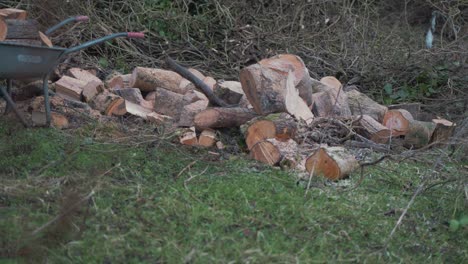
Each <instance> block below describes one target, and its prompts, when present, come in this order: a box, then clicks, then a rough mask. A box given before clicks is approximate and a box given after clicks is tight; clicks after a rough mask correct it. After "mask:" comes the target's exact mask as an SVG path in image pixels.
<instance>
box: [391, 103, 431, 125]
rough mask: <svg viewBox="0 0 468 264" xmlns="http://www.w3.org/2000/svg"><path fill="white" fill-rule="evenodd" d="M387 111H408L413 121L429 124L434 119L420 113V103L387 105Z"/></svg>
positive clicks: (427, 114) (429, 115)
mask: <svg viewBox="0 0 468 264" xmlns="http://www.w3.org/2000/svg"><path fill="white" fill-rule="evenodd" d="M388 109H390V110H395V109H404V110H406V111H408V112H409V113H410V114H411V115H412V116H413V118H414V119H415V120H419V121H426V122H431V121H432V119H433V118H434V116H433V115H431V114H429V113H425V112H423V111H422V104H421V103H401V104H394V105H389V106H388Z"/></svg>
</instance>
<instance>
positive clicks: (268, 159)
mask: <svg viewBox="0 0 468 264" xmlns="http://www.w3.org/2000/svg"><path fill="white" fill-rule="evenodd" d="M250 156H251V157H252V158H253V159H255V160H257V161H260V162H262V163H265V164H268V165H271V166H273V165H276V164H278V163H279V162H280V160H281V153H280V151H279V149H278V148H277V147H276V146H275V145H274V144H273V143H271V142H269V141H267V140H264V141H261V142H257V144H255V145H254V146H252V148H251V149H250Z"/></svg>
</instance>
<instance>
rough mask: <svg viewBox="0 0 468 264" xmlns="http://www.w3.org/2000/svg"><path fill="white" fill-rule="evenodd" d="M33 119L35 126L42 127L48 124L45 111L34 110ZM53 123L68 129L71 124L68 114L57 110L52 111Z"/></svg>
mask: <svg viewBox="0 0 468 264" xmlns="http://www.w3.org/2000/svg"><path fill="white" fill-rule="evenodd" d="M31 119H32V123H33V125H34V126H38V127H42V126H46V125H47V120H46V113H45V112H42V111H32V113H31ZM51 125H52V126H53V127H55V128H58V129H66V128H68V127H69V126H70V122H69V121H68V118H67V117H66V116H64V115H62V114H59V113H56V112H51Z"/></svg>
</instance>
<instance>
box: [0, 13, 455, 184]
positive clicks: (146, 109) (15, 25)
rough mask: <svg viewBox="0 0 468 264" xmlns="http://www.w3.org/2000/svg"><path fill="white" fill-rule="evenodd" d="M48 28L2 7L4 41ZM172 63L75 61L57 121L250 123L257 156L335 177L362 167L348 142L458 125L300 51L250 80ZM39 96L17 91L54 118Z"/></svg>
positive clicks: (428, 140)
mask: <svg viewBox="0 0 468 264" xmlns="http://www.w3.org/2000/svg"><path fill="white" fill-rule="evenodd" d="M26 33H27V34H26ZM40 35H41V34H40V32H38V31H37V28H36V26H35V23H33V22H31V21H29V20H26V13H25V12H24V11H23V12H22V11H21V10H16V9H2V10H0V40H3V41H12V42H15V41H19V40H18V39H19V38H22V39H26V36H27V39H28V41H32V40H37V39H38V36H39V39H40ZM21 41H22V40H21ZM43 42H44V41H43ZM167 64H168V67H169V68H171V69H173V70H174V71H171V70H164V69H156V68H144V67H136V68H135V69H134V70H133V72H132V73H131V74H119V73H114V74H111V75H110V76H108V77H107V78H106V79H105V80H101V79H100V78H98V77H96V72H93V71H88V70H85V69H80V68H70V69H68V70H67V71H66V72H65V73H64V74H62V75H61V76H59V78H58V80H57V81H56V82H55V83H53V84H52V85H51V87H52V89H53V90H54V92H55V95H56V96H53V97H52V101H51V104H52V109H53V110H55V111H54V112H53V115H52V123H53V125H54V126H56V127H59V128H66V127H68V126H69V123H70V121H69V120H68V119H67V115H65V114H64V113H65V112H66V111H65V110H63V106H67V107H73V108H76V109H80V111H82V112H84V113H86V114H87V115H88V116H91V117H94V118H99V117H101V116H126V115H127V116H128V115H133V116H136V117H139V118H141V119H143V120H146V121H147V122H150V123H155V124H158V125H160V124H165V125H167V124H170V125H172V126H174V127H178V128H180V130H181V131H180V135H181V136H180V143H182V144H184V145H190V146H201V147H212V146H217V147H218V148H223V143H222V142H220V141H219V140H218V139H217V138H218V137H217V136H218V135H219V133H220V132H219V131H217V130H219V129H221V128H240V131H241V133H242V134H243V136H244V138H245V142H246V145H247V148H248V151H249V153H250V155H251V157H252V158H254V159H256V160H258V161H261V162H264V163H266V164H269V165H272V166H282V167H286V168H294V169H301V170H304V171H307V172H308V173H309V175H323V176H325V177H327V178H330V179H333V180H337V179H341V178H344V177H346V176H347V175H349V174H350V173H351V172H352V171H353V170H355V169H356V168H358V167H359V163H358V160H357V159H356V158H355V156H354V155H353V154H352V153H351V152H350V151H349V150H348V148H346V147H345V146H346V144H345V143H348V142H354V143H362V144H364V145H365V146H367V147H372V148H376V149H378V148H383V149H388V148H389V147H390V146H391V145H392V144H393V143H394V142H402V143H403V145H404V146H406V147H408V148H422V147H425V146H431V145H432V144H434V145H435V144H438V143H443V142H444V141H447V140H448V138H449V137H450V136H451V135H452V133H453V130H454V127H455V124H453V123H452V122H450V121H448V120H445V119H441V118H437V117H432V116H430V115H428V114H426V113H423V112H422V111H421V105H420V104H404V105H394V106H388V107H387V106H383V105H380V104H378V103H377V102H375V101H374V100H372V99H371V98H370V97H368V96H366V95H365V94H363V93H361V92H359V91H358V89H357V88H356V87H352V86H347V87H344V86H343V85H342V84H341V83H340V81H338V80H337V79H336V78H335V77H331V76H326V77H323V78H322V79H321V80H316V79H313V78H311V76H310V74H309V71H308V69H307V68H306V66H305V64H304V62H303V60H302V59H301V58H300V57H298V56H295V55H292V54H282V55H277V56H275V57H272V58H268V59H264V60H261V61H260V62H258V63H256V64H253V65H250V66H248V67H246V68H244V69H242V70H241V72H240V76H239V79H240V82H238V81H224V80H215V79H214V78H212V77H210V76H206V75H204V74H203V73H201V72H200V71H198V70H196V69H188V70H187V69H185V68H183V67H181V66H180V65H178V64H176V63H175V62H174V61H172V60H171V59H170V58H168V60H167ZM40 87H41V83H40V82H34V83H28V84H25V85H23V87H20V89H19V91H37V90H40ZM28 95H29V96H28ZM37 95H38V93H36V92H30V93H28V92H24V94H23V95H22V96H21V94H18V95H17V96H16V100H17V101H18V100H21V99H23V100H24V99H28V97H29V98H30V97H31V96H36V97H35V99H34V100H33V101H32V103H30V106H29V108H28V111H29V112H30V113H31V116H32V121H33V123H34V124H36V125H44V124H45V115H44V106H43V101H44V99H43V97H42V96H37Z"/></svg>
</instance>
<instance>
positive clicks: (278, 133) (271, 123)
mask: <svg viewBox="0 0 468 264" xmlns="http://www.w3.org/2000/svg"><path fill="white" fill-rule="evenodd" d="M241 132H242V134H243V135H244V138H245V142H246V144H247V147H248V149H251V148H252V146H253V145H255V144H256V143H257V142H260V141H264V140H265V139H269V138H276V139H277V140H279V141H288V140H289V139H294V138H295V135H296V132H297V123H296V122H295V120H294V119H293V118H292V117H291V116H289V115H288V114H286V113H281V114H271V115H268V116H261V117H256V118H254V119H252V120H250V121H248V122H246V123H245V124H243V125H242V126H241Z"/></svg>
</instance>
